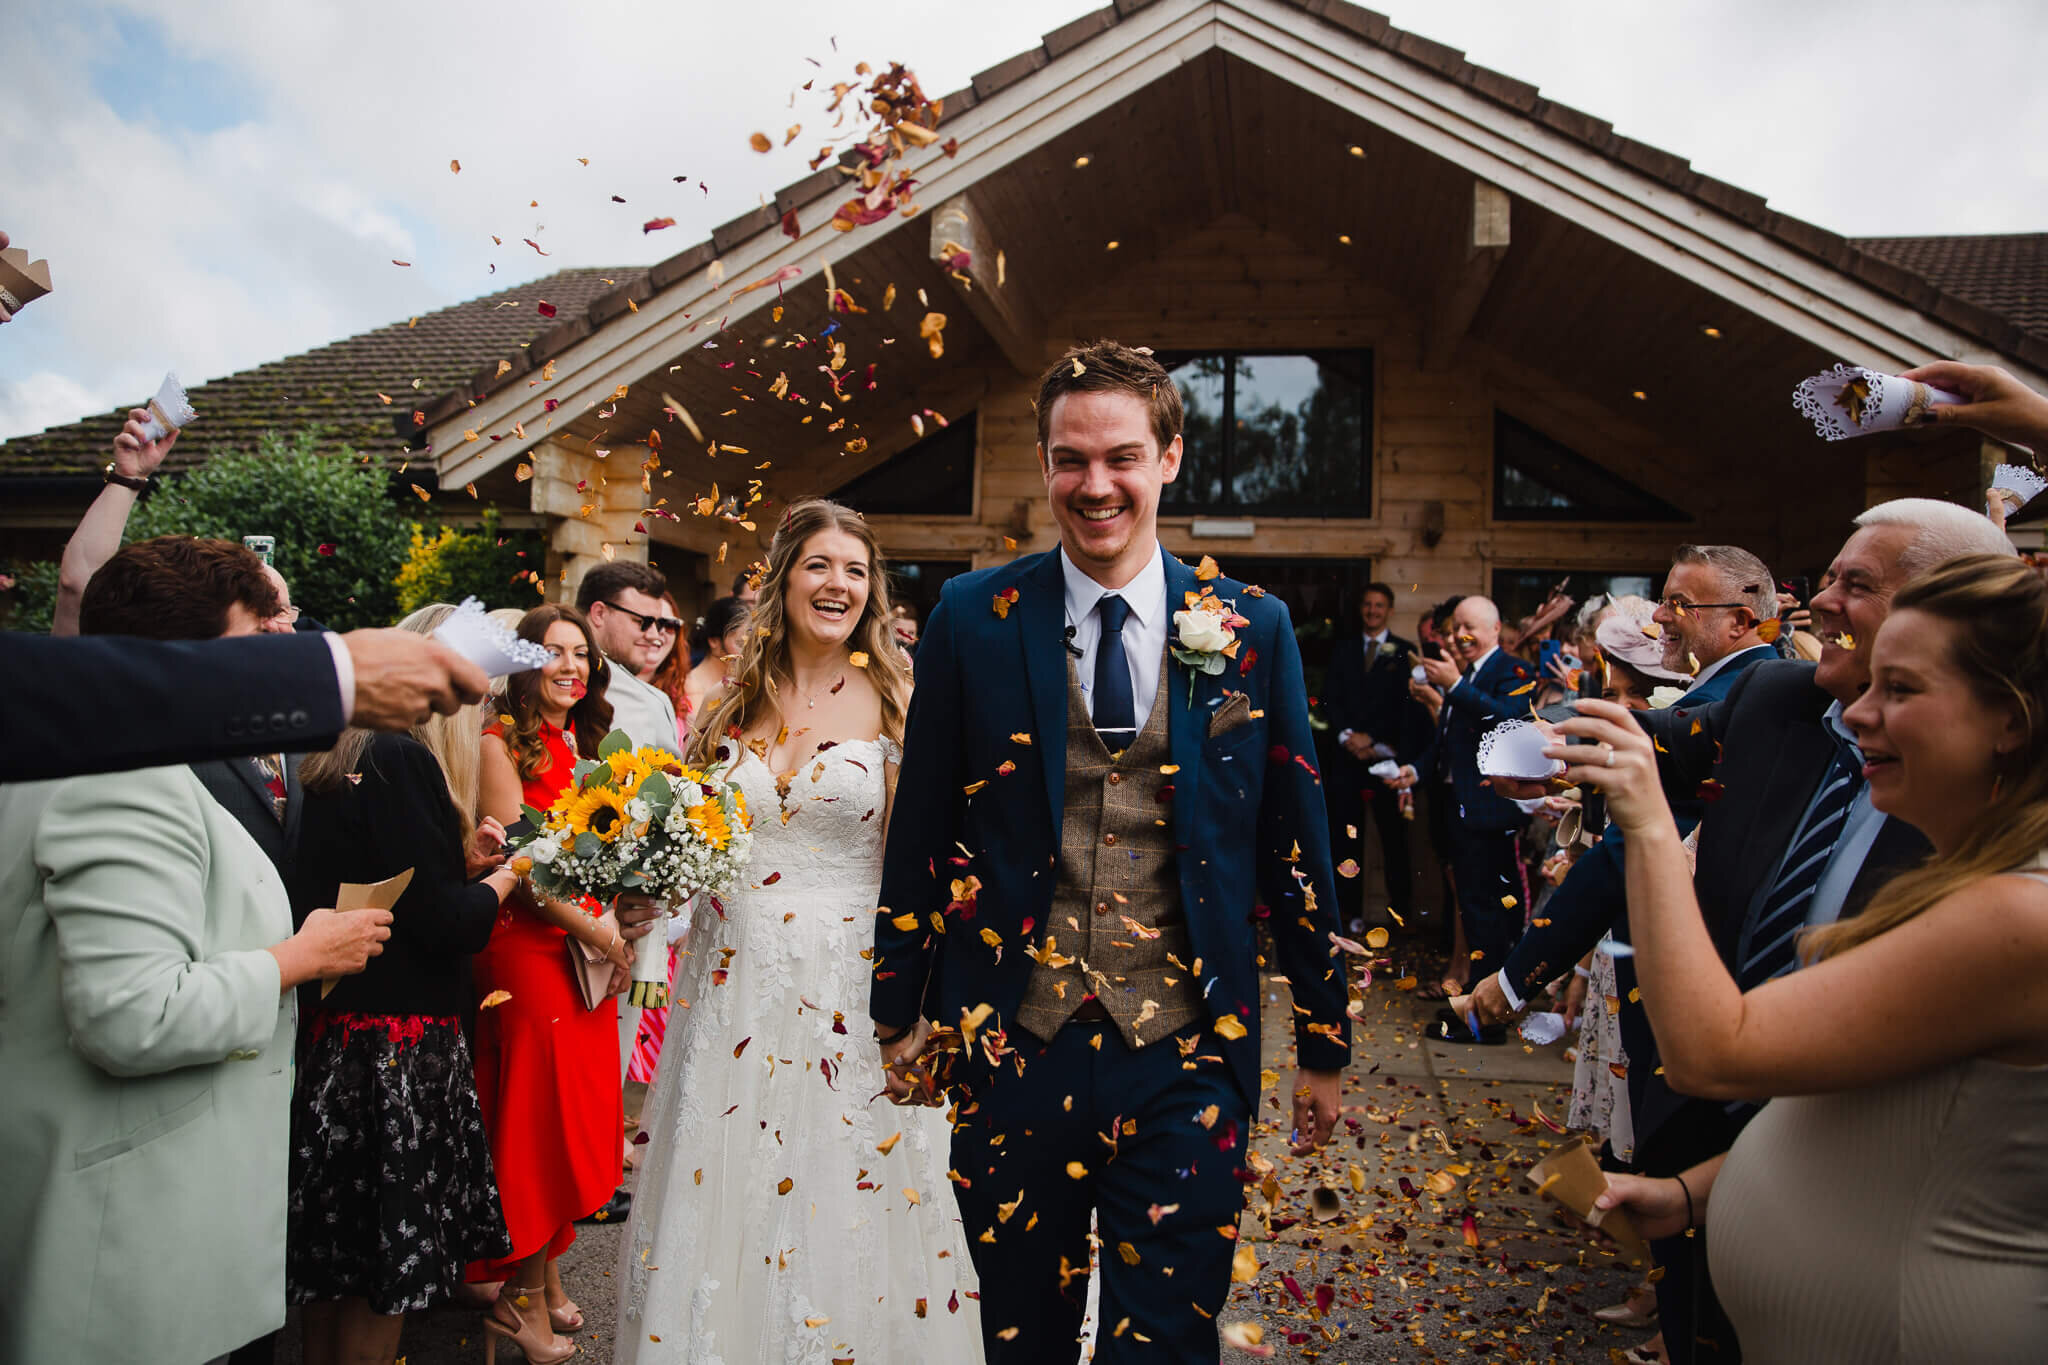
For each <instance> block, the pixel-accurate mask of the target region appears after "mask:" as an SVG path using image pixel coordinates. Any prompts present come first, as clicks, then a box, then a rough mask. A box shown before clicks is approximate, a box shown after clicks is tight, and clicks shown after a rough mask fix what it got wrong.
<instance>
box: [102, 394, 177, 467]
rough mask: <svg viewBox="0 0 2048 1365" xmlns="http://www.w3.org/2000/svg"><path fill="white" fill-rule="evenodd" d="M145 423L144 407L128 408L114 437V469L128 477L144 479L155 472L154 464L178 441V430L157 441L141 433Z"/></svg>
mask: <svg viewBox="0 0 2048 1365" xmlns="http://www.w3.org/2000/svg"><path fill="white" fill-rule="evenodd" d="M148 423H149V411H148V409H146V408H130V409H128V421H127V423H126V424H125V425H123V426H122V428H121V431H120V434H119V435H117V436H115V437H114V472H115V473H116V474H124V475H126V476H127V477H129V478H131V479H146V478H148V477H149V476H150V475H152V474H154V473H156V470H157V466H158V465H160V464H162V463H163V462H164V456H166V455H168V454H170V453H171V447H172V446H174V445H176V444H177V443H178V433H177V432H175V431H173V432H172V433H171V434H170V435H168V436H165V437H162V438H160V439H158V440H154V441H152V440H150V439H149V438H148V437H147V436H145V435H144V434H143V433H144V431H145V430H146V429H147V427H148Z"/></svg>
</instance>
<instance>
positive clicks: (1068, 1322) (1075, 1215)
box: [952, 1017, 1251, 1365]
mask: <svg viewBox="0 0 2048 1365" xmlns="http://www.w3.org/2000/svg"><path fill="white" fill-rule="evenodd" d="M1203 1036H1204V1035H1203V1033H1202V1026H1201V1024H1199V1023H1196V1024H1190V1025H1188V1026H1187V1027H1186V1028H1184V1029H1182V1030H1181V1031H1180V1032H1178V1033H1176V1034H1173V1035H1172V1036H1170V1037H1167V1038H1162V1039H1160V1040H1159V1041H1158V1042H1155V1043H1150V1044H1147V1045H1146V1046H1144V1047H1142V1048H1138V1049H1136V1050H1133V1049H1132V1048H1130V1047H1128V1046H1126V1045H1125V1043H1124V1040H1123V1037H1122V1035H1121V1034H1120V1033H1119V1032H1118V1030H1117V1027H1116V1025H1115V1024H1114V1023H1112V1022H1111V1021H1110V1020H1109V1019H1107V1018H1105V1017H1095V1018H1089V1017H1080V1018H1076V1019H1075V1020H1074V1021H1073V1022H1071V1023H1069V1024H1067V1025H1066V1026H1065V1027H1064V1028H1062V1029H1060V1030H1059V1031H1058V1032H1057V1033H1056V1034H1054V1035H1053V1038H1052V1040H1051V1041H1050V1042H1047V1043H1040V1042H1039V1041H1038V1040H1037V1039H1035V1038H1033V1037H1032V1036H1031V1035H1029V1034H1027V1033H1023V1032H1022V1031H1018V1032H1014V1033H1012V1035H1011V1038H1012V1041H1013V1043H1014V1044H1015V1046H1016V1048H1017V1053H1018V1055H1019V1056H1020V1057H1021V1058H1022V1059H1023V1062H1024V1068H1023V1071H1022V1073H1021V1074H1019V1072H1018V1071H1017V1069H1016V1068H1015V1067H1014V1066H1011V1065H1005V1066H1003V1067H1001V1068H1000V1069H998V1070H996V1071H995V1072H993V1073H989V1072H986V1071H980V1070H979V1069H977V1077H976V1081H975V1085H974V1090H973V1095H972V1098H971V1100H970V1101H969V1102H968V1103H966V1104H963V1105H962V1106H961V1116H960V1122H959V1125H958V1126H957V1127H956V1128H955V1129H954V1132H953V1151H952V1159H953V1167H954V1169H955V1170H957V1171H958V1172H959V1173H960V1175H961V1176H962V1177H963V1178H964V1180H965V1182H966V1183H964V1184H962V1185H960V1186H959V1187H958V1189H957V1191H956V1193H957V1196H958V1200H959V1204H960V1215H961V1219H962V1222H963V1224H964V1226H965V1228H966V1231H967V1245H968V1247H969V1248H970V1249H971V1250H972V1251H973V1253H974V1269H975V1272H976V1274H977V1275H978V1276H979V1278H980V1280H981V1330H982V1341H983V1343H984V1346H985V1348H986V1351H987V1356H988V1362H989V1365H1027V1363H1028V1365H1045V1363H1046V1362H1054V1361H1058V1362H1061V1363H1062V1365H1065V1362H1070V1361H1073V1360H1075V1359H1076V1358H1077V1357H1078V1353H1079V1347H1078V1345H1077V1339H1078V1334H1079V1332H1080V1328H1081V1315H1082V1308H1083V1305H1084V1304H1085V1303H1086V1302H1087V1291H1088V1211H1089V1209H1090V1208H1091V1207H1093V1208H1094V1209H1095V1210H1096V1218H1097V1223H1098V1230H1099V1233H1100V1236H1101V1238H1102V1255H1101V1262H1102V1301H1101V1316H1100V1319H1099V1324H1098V1330H1097V1333H1096V1346H1095V1360H1096V1362H1097V1365H1129V1363H1130V1362H1135V1361H1147V1362H1160V1363H1161V1365H1165V1362H1172V1363H1173V1365H1189V1363H1190V1362H1200V1361H1214V1360H1216V1359H1217V1358H1218V1350H1217V1341H1216V1314H1217V1312H1218V1311H1219V1310H1220V1309H1221V1308H1222V1307H1223V1304H1224V1300H1225V1299H1226V1298H1228V1296H1229V1293H1230V1263H1231V1257H1232V1255H1233V1253H1234V1252H1235V1251H1236V1250H1237V1244H1236V1242H1234V1241H1229V1240H1226V1239H1225V1238H1223V1237H1219V1236H1218V1235H1217V1232H1216V1230H1217V1229H1218V1228H1222V1227H1235V1226H1236V1225H1237V1218H1238V1213H1239V1211H1240V1210H1241V1209H1242V1208H1243V1206H1244V1186H1243V1185H1242V1184H1241V1183H1240V1182H1239V1180H1238V1178H1237V1171H1238V1168H1239V1167H1240V1166H1242V1165H1243V1164H1244V1150H1245V1138H1246V1136H1247V1134H1248V1133H1249V1132H1250V1129H1251V1115H1250V1113H1249V1112H1248V1110H1247V1109H1246V1105H1245V1098H1244V1092H1243V1091H1242V1090H1241V1089H1240V1088H1239V1087H1238V1086H1237V1084H1236V1083H1235V1081H1234V1080H1233V1079H1232V1077H1231V1073H1230V1068H1229V1067H1228V1065H1226V1064H1225V1063H1224V1062H1222V1061H1221V1060H1220V1059H1218V1060H1209V1061H1199V1060H1198V1061H1196V1064H1195V1066H1194V1069H1192V1070H1183V1069H1182V1063H1183V1062H1184V1061H1186V1060H1189V1059H1190V1058H1191V1057H1193V1056H1196V1055H1198V1054H1200V1053H1202V1052H1203V1051H1205V1049H1204V1048H1203V1047H1202V1046H1201V1043H1202V1039H1203ZM1211 1036H1213V1035H1211ZM1184 1045H1185V1050H1184ZM1069 1101H1071V1103H1069ZM1212 1105H1213V1106H1215V1118H1214V1121H1213V1122H1211V1123H1208V1124H1207V1125H1204V1124H1203V1123H1202V1122H1201V1121H1200V1118H1199V1117H1197V1116H1205V1115H1206V1114H1207V1113H1208V1110H1209V1107H1210V1106H1212ZM1155 1208H1157V1209H1160V1210H1164V1212H1162V1213H1161V1214H1160V1215H1159V1216H1158V1217H1157V1218H1155V1217H1154V1216H1153V1213H1152V1210H1154V1209H1155ZM984 1234H989V1235H988V1236H984ZM1191 1309H1192V1310H1193V1311H1191ZM1126 1320H1128V1326H1125V1327H1123V1328H1122V1329H1121V1330H1119V1324H1122V1323H1124V1322H1125V1321H1126ZM1009 1328H1015V1329H1017V1330H1016V1333H1015V1335H1014V1336H1012V1337H1010V1338H1009V1339H1008V1340H1004V1339H1003V1338H1002V1336H1001V1334H1002V1333H1003V1332H1004V1331H1005V1330H1007V1329H1009Z"/></svg>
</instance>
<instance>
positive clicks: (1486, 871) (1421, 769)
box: [1394, 597, 1536, 991]
mask: <svg viewBox="0 0 2048 1365" xmlns="http://www.w3.org/2000/svg"><path fill="white" fill-rule="evenodd" d="M1451 648H1452V650H1453V651H1454V652H1455V653H1456V654H1457V655H1458V656H1459V659H1460V660H1461V661H1462V665H1463V666H1462V667H1461V666H1460V664H1458V663H1453V662H1452V661H1451V660H1449V659H1424V660H1423V661H1422V669H1423V672H1425V673H1426V674H1427V675H1428V676H1429V682H1430V685H1431V686H1432V687H1435V688H1438V689H1440V690H1441V691H1442V692H1443V694H1444V706H1443V713H1442V714H1441V715H1440V716H1438V718H1437V728H1436V736H1435V738H1434V739H1432V740H1431V741H1430V743H1429V747H1428V748H1427V749H1425V750H1423V752H1422V755H1421V757H1419V758H1417V759H1416V760H1415V762H1414V764H1412V765H1411V766H1408V767H1404V768H1403V769H1402V770H1401V776H1400V777H1399V778H1397V779H1395V783H1394V785H1395V786H1396V787H1407V786H1411V785H1413V784H1414V783H1416V782H1418V781H1422V780H1427V781H1429V782H1430V783H1431V784H1432V785H1431V786H1430V791H1431V792H1432V793H1433V794H1436V795H1438V796H1439V797H1440V798H1441V799H1445V800H1448V801H1449V802H1450V803H1451V812H1450V814H1451V822H1450V823H1451V876H1452V879H1453V880H1454V881H1455V882H1456V883H1457V889H1458V917H1459V919H1460V920H1462V921H1463V923H1464V926H1465V941H1466V943H1467V944H1468V945H1469V946H1470V948H1471V954H1470V956H1469V957H1468V958H1467V960H1465V961H1463V962H1452V963H1451V964H1450V965H1449V967H1448V968H1447V969H1446V970H1445V973H1444V984H1445V986H1446V987H1449V986H1451V985H1454V984H1455V985H1456V986H1457V988H1458V990H1460V991H1463V990H1464V989H1465V985H1466V983H1467V982H1469V981H1471V980H1472V978H1473V976H1474V975H1475V974H1476V975H1479V976H1485V975H1487V974H1489V973H1491V972H1493V971H1495V970H1497V969H1498V968H1499V967H1500V964H1501V963H1502V961H1504V960H1505V959H1506V957H1507V952H1508V949H1509V948H1510V947H1511V946H1513V944H1514V942H1515V940H1516V938H1517V937H1519V935H1520V931H1521V926H1522V917H1523V914H1524V913H1525V912H1524V909H1523V907H1524V906H1526V905H1527V904H1528V903H1529V885H1528V878H1527V877H1526V876H1525V875H1524V874H1523V871H1522V856H1521V848H1520V841H1521V837H1522V826H1523V824H1524V823H1526V821H1527V818H1528V817H1526V816H1525V815H1523V814H1522V811H1521V808H1520V807H1518V806H1517V805H1515V803H1514V802H1513V801H1510V800H1508V799H1507V798H1505V797H1502V796H1498V795H1496V794H1495V793H1494V792H1493V790H1492V789H1491V788H1489V787H1487V786H1486V785H1485V783H1484V781H1483V780H1482V779H1481V778H1480V775H1479V741H1480V739H1481V738H1482V737H1484V735H1485V734H1486V732H1487V731H1488V730H1491V729H1492V728H1493V727H1494V725H1495V724H1496V723H1498V722H1499V721H1502V720H1507V719H1511V718H1514V717H1519V716H1527V715H1528V714H1529V711H1530V706H1529V698H1530V695H1531V694H1532V693H1533V692H1534V691H1535V687H1536V670H1535V669H1533V668H1531V667H1530V666H1529V665H1528V664H1526V663H1524V662H1523V661H1522V660H1520V659H1518V658H1516V657H1515V656H1514V655H1512V654H1510V653H1508V652H1507V651H1506V650H1504V649H1502V648H1501V647H1500V609H1499V608H1498V607H1496V606H1494V604H1493V603H1492V601H1490V600H1489V599H1487V598H1484V597H1467V598H1465V599H1463V600H1462V601H1460V602H1459V603H1458V606H1457V610H1455V611H1453V612H1452V613H1451ZM1446 787H1448V790H1445V788H1446Z"/></svg>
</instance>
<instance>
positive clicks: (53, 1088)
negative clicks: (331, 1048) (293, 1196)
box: [0, 767, 297, 1365]
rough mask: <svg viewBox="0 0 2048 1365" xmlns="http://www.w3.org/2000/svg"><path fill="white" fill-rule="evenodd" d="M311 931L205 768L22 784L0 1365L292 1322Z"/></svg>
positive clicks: (196, 1341)
mask: <svg viewBox="0 0 2048 1365" xmlns="http://www.w3.org/2000/svg"><path fill="white" fill-rule="evenodd" d="M291 932H292V919H291V908H290V906H289V904H288V902H287V901H286V899H285V891H284V887H283V885H282V883H281V882H280V880H279V878H278V875H277V872H276V870H275V868H273V867H272V866H271V863H270V861H269V859H268V858H266V857H265V856H264V855H263V852H262V850H261V849H259V848H258V847H257V846H256V843H255V841H254V840H253V839H251V838H250V837H249V835H248V834H247V833H246V832H245V831H244V830H243V829H242V828H241V826H240V825H239V824H237V823H236V822H235V819H234V817H233V816H231V815H229V814H228V813H227V812H226V811H225V810H223V809H222V808H221V807H220V806H219V805H217V804H216V803H215V802H214V800H213V798H212V797H211V796H209V795H207V793H206V789H205V788H204V787H202V786H201V785H200V783H199V779H198V778H197V777H195V776H193V774H192V771H191V769H189V768H184V767H175V768H149V769H145V770H142V771H140V772H128V773H106V774H102V775H97V776H92V777H76V778H68V779H64V780H61V781H54V782H38V783H31V784H25V785H20V786H0V1078H4V1079H0V1086H4V1099H0V1229H4V1230H5V1231H4V1233H0V1285H4V1286H5V1290H4V1292H5V1296H6V1303H5V1308H4V1309H0V1361H60V1360H65V1361H69V1360H77V1361H95V1362H105V1363H107V1365H112V1362H119V1361H129V1360H162V1361H205V1360H211V1359H212V1358H213V1357H215V1356H217V1355H221V1354H223V1353H224V1352H227V1351H230V1350H233V1349H234V1348H235V1347H237V1346H240V1345H242V1344H243V1343H245V1342H248V1341H251V1340H253V1339H254V1338H256V1337H258V1336H261V1335H263V1334H264V1333H265V1332H268V1331H271V1330H273V1329H274V1328H276V1327H279V1326H281V1325H282V1324H283V1322H284V1308H285V1300H284V1295H285V1291H284V1251H285V1245H284V1244H285V1179H286V1167H287V1159H288V1151H287V1148H288V1146H289V1141H290V1104H291V1086H292V1040H293V1033H294V1031H295V1028H296V1025H297V1015H296V1012H295V1007H294V1004H293V1001H292V997H291V996H289V995H286V994H284V993H283V992H282V991H281V990H280V989H279V986H280V982H279V977H278V967H277V960H276V959H275V958H273V957H272V956H271V955H270V954H269V953H268V952H265V951H264V949H265V948H267V947H269V946H270V945H271V944H274V943H277V942H279V941H280V940H282V939H285V938H287V937H289V936H290V935H291Z"/></svg>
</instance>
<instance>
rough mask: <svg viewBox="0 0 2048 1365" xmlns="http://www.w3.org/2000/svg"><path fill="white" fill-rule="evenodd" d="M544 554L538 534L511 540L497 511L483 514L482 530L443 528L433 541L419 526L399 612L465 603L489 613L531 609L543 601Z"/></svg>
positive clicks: (401, 582)
mask: <svg viewBox="0 0 2048 1365" xmlns="http://www.w3.org/2000/svg"><path fill="white" fill-rule="evenodd" d="M545 554H546V551H545V548H544V547H543V545H542V544H541V538H540V536H539V534H538V533H537V532H533V531H514V532H511V533H510V534H507V533H506V532H505V531H504V530H503V528H502V527H500V526H499V524H498V511H497V509H496V508H491V509H489V510H487V511H486V512H485V513H484V520H483V525H482V526H481V527H479V528H477V529H475V530H470V531H461V530H457V529H456V528H455V527H453V526H443V527H442V528H441V529H440V531H439V533H438V534H436V535H435V536H433V537H432V538H429V537H428V535H427V532H426V528H425V527H423V526H420V525H417V524H416V525H414V526H413V528H412V544H411V549H410V551H409V552H408V553H407V555H406V559H405V563H404V564H403V565H402V566H401V567H400V568H399V570H398V576H397V588H398V609H399V611H401V612H413V611H417V610H419V609H420V608H421V607H424V606H426V605H427V604H428V603H431V602H460V601H461V600H462V599H463V598H465V597H474V598H477V599H478V600H479V601H481V602H482V603H483V604H484V605H485V606H486V607H530V606H533V605H535V604H537V603H538V602H539V601H540V600H541V598H540V595H539V594H538V593H537V592H535V590H534V585H535V584H536V583H538V582H540V581H541V580H540V570H541V568H542V567H543V563H544V558H545Z"/></svg>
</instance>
